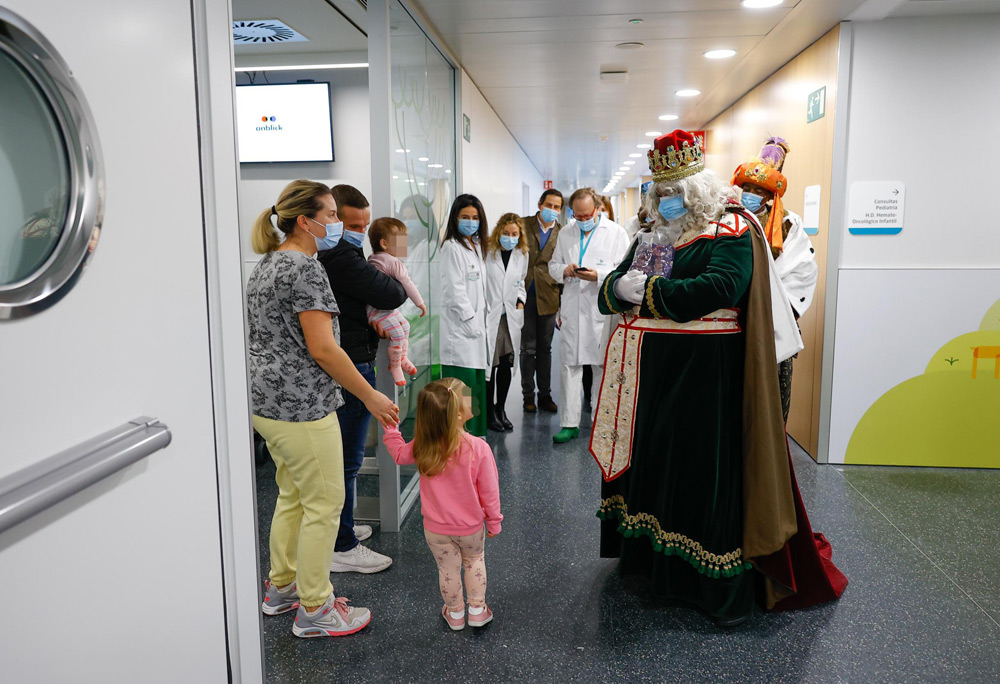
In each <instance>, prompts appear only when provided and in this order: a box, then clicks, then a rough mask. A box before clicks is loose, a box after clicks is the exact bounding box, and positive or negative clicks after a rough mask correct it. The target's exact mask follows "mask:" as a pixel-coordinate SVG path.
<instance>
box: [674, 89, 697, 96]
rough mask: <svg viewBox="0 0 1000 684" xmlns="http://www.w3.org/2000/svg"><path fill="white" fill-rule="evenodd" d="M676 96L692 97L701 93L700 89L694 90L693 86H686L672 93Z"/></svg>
mask: <svg viewBox="0 0 1000 684" xmlns="http://www.w3.org/2000/svg"><path fill="white" fill-rule="evenodd" d="M674 95H676V96H677V97H694V96H695V95H701V91H700V90H695V89H694V88H687V89H685V90H678V91H676V92H675V93H674Z"/></svg>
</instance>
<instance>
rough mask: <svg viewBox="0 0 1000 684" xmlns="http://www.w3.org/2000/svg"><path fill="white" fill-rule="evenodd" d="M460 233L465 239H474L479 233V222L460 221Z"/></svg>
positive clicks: (473, 220)
mask: <svg viewBox="0 0 1000 684" xmlns="http://www.w3.org/2000/svg"><path fill="white" fill-rule="evenodd" d="M458 232H459V233H461V234H462V235H464V236H465V237H472V236H473V235H475V234H476V233H478V232H479V220H478V219H458Z"/></svg>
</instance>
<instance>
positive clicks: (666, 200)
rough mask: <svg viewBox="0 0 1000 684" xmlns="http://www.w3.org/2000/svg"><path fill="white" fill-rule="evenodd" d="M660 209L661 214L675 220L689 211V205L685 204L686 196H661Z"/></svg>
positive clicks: (669, 219)
mask: <svg viewBox="0 0 1000 684" xmlns="http://www.w3.org/2000/svg"><path fill="white" fill-rule="evenodd" d="M658 209H659V212H660V216H662V217H663V218H665V219H667V220H668V221H675V220H677V219H679V218H680V217H681V216H683V215H684V214H686V213H688V210H687V207H685V206H684V198H683V197H682V196H681V195H674V196H673V197H661V198H660V206H659V207H658Z"/></svg>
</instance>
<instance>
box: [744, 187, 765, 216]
mask: <svg viewBox="0 0 1000 684" xmlns="http://www.w3.org/2000/svg"><path fill="white" fill-rule="evenodd" d="M740 202H742V203H743V206H744V207H746V208H747V209H749V210H750V211H751V213H754V214H756V213H757V212H758V211H760V206H761V205H762V204H763V203H764V198H763V197H761V196H760V195H755V194H753V193H752V192H747V191H745V190H744V191H743V196H742V197H740Z"/></svg>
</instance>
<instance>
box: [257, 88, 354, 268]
mask: <svg viewBox="0 0 1000 684" xmlns="http://www.w3.org/2000/svg"><path fill="white" fill-rule="evenodd" d="M306 78H311V79H313V80H314V81H316V82H321V81H328V82H329V83H330V101H331V102H330V113H331V116H332V117H333V157H334V160H335V161H333V162H332V163H322V162H312V163H304V164H290V163H289V164H286V163H279V164H240V233H241V235H242V241H243V247H244V251H243V254H244V259H245V266H246V267H245V268H244V271H245V275H249V273H250V270H251V269H252V268H253V264H255V263H256V262H257V260H258V259H260V256H259V255H257V254H254V252H253V250H252V249H250V232H251V229H252V227H253V222H254V219H255V218H257V214H258V213H260V212H261V211H263V210H264V209H266V208H267V207H270V206H271V205H272V204H274V202H275V200H277V199H278V194H279V193H280V192H281V190H282V189H283V188H284V187H285V186H286V185H287V184H288V183H289V182H290V181H293V180H296V179H298V178H306V179H309V180H315V181H320V182H322V183H326V184H328V185H337V184H338V183H348V184H350V185H353V186H355V187H356V188H358V189H359V190H360V191H361V192H363V193H364V194H365V196H366V197H368V198H369V199H370V198H371V184H372V182H371V179H372V173H371V148H370V146H369V139H370V126H369V117H368V70H367V69H328V70H323V71H281V72H271V73H270V74H269V81H270V83H272V84H277V83H295V82H296V80H298V79H306ZM247 82H248V81H247V77H246V76H245V75H243V74H241V75H240V76H239V80H238V84H239V85H243V84H245V83H247ZM261 82H262V81H261V80H260V77H258V79H257V83H261Z"/></svg>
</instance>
